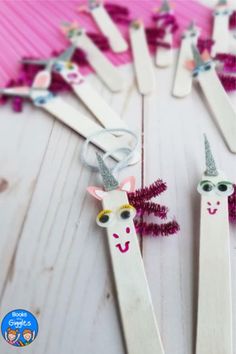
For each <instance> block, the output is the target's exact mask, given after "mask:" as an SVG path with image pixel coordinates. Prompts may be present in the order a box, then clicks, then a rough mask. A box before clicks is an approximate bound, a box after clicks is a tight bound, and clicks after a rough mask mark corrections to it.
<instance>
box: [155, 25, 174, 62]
mask: <svg viewBox="0 0 236 354" xmlns="http://www.w3.org/2000/svg"><path fill="white" fill-rule="evenodd" d="M163 42H165V43H168V44H170V48H169V49H168V48H164V47H158V48H157V51H156V59H155V63H156V65H157V66H158V67H160V68H166V67H168V66H170V65H171V64H172V63H173V49H172V45H173V35H172V33H171V32H169V33H166V34H165V36H164V38H163Z"/></svg>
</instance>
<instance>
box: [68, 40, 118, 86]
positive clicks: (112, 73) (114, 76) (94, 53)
mask: <svg viewBox="0 0 236 354" xmlns="http://www.w3.org/2000/svg"><path fill="white" fill-rule="evenodd" d="M72 42H74V44H75V45H77V46H78V47H79V48H81V49H82V50H84V51H85V53H86V55H87V59H88V61H89V64H90V65H91V67H92V68H93V69H94V70H95V72H96V73H97V74H98V76H99V77H100V79H101V80H102V81H103V82H104V83H105V84H106V85H107V87H108V88H109V89H110V90H111V91H113V92H119V91H121V90H123V88H124V79H123V77H122V75H121V74H120V72H119V70H118V69H117V68H116V67H115V66H114V65H113V64H112V63H111V62H110V61H109V60H108V59H107V58H106V57H105V55H104V54H103V53H102V52H101V51H100V50H99V49H98V48H97V46H96V45H95V44H94V43H93V42H92V41H91V39H90V38H89V37H88V36H87V35H86V34H85V33H83V34H81V35H79V36H77V37H76V39H74V40H73V39H72Z"/></svg>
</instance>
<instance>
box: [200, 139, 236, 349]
mask: <svg viewBox="0 0 236 354" xmlns="http://www.w3.org/2000/svg"><path fill="white" fill-rule="evenodd" d="M205 155H206V171H205V173H204V175H203V177H202V180H201V182H200V183H199V185H198V192H199V193H200V194H201V226H200V255H199V290H198V318H197V342H196V354H209V353H214V354H233V349H232V300H231V275H230V248H229V216H228V196H229V195H231V194H232V193H233V185H232V183H231V182H230V181H229V180H228V179H227V178H226V177H225V175H224V173H223V172H220V171H218V170H217V168H216V164H215V160H214V158H213V156H212V152H211V149H210V145H209V142H208V140H207V138H206V137H205Z"/></svg>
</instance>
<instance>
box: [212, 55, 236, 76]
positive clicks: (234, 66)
mask: <svg viewBox="0 0 236 354" xmlns="http://www.w3.org/2000/svg"><path fill="white" fill-rule="evenodd" d="M214 59H215V60H218V61H220V62H221V63H223V65H224V67H223V70H224V71H225V72H228V73H234V72H236V55H233V54H225V53H218V54H216V56H215V58H214Z"/></svg>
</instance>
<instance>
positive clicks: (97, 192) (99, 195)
mask: <svg viewBox="0 0 236 354" xmlns="http://www.w3.org/2000/svg"><path fill="white" fill-rule="evenodd" d="M87 191H88V192H89V194H91V195H92V196H93V197H95V198H96V199H98V200H102V199H103V198H104V197H105V195H106V194H107V192H105V191H104V190H103V189H101V188H98V187H94V186H90V187H88V188H87Z"/></svg>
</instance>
